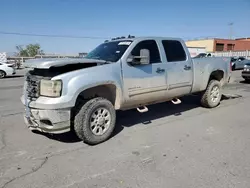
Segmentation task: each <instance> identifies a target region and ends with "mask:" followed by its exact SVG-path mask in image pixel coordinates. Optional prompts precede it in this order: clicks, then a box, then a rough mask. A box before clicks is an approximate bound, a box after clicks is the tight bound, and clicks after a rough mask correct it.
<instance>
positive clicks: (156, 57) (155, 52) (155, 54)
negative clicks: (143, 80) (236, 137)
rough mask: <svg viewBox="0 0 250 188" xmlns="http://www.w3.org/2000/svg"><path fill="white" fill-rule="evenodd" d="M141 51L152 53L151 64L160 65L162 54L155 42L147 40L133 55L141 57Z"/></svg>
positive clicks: (140, 43) (139, 45) (138, 45)
mask: <svg viewBox="0 0 250 188" xmlns="http://www.w3.org/2000/svg"><path fill="white" fill-rule="evenodd" d="M141 49H148V50H149V53H150V63H160V62H161V58H160V52H159V49H158V46H157V44H156V42H155V40H145V41H142V42H139V43H138V44H137V45H136V46H135V48H134V49H133V50H132V52H131V55H133V56H140V50H141Z"/></svg>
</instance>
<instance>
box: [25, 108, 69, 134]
mask: <svg viewBox="0 0 250 188" xmlns="http://www.w3.org/2000/svg"><path fill="white" fill-rule="evenodd" d="M27 110H28V111H29V112H28V113H27ZM24 121H25V123H26V125H27V126H28V128H29V129H31V130H38V131H41V132H46V133H65V132H69V131H70V109H59V110H43V109H32V108H27V107H26V114H25V116H24Z"/></svg>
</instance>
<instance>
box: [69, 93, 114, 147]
mask: <svg viewBox="0 0 250 188" xmlns="http://www.w3.org/2000/svg"><path fill="white" fill-rule="evenodd" d="M102 110H103V111H102ZM94 114H97V115H96V117H95V118H93V116H94ZM106 115H107V116H106ZM97 116H98V117H97ZM91 121H92V127H91ZM106 121H107V122H106ZM115 123H116V111H115V108H114V106H113V105H112V103H111V102H110V101H109V100H107V99H104V98H101V97H98V98H94V99H91V100H89V101H87V102H86V103H83V102H82V103H80V104H79V105H78V106H77V107H76V114H75V117H74V131H75V133H76V135H77V136H78V138H80V139H81V140H82V141H83V142H85V143H86V144H89V145H96V144H100V143H102V142H104V141H106V140H108V139H109V138H110V136H111V135H112V133H113V130H114V128H115ZM93 127H94V128H93ZM101 133H102V134H101Z"/></svg>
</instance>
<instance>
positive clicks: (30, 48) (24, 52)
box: [16, 44, 44, 57]
mask: <svg viewBox="0 0 250 188" xmlns="http://www.w3.org/2000/svg"><path fill="white" fill-rule="evenodd" d="M16 49H17V51H18V56H21V57H34V56H35V55H44V52H43V50H41V47H40V45H39V44H28V45H26V47H25V48H23V47H22V46H21V45H18V46H16Z"/></svg>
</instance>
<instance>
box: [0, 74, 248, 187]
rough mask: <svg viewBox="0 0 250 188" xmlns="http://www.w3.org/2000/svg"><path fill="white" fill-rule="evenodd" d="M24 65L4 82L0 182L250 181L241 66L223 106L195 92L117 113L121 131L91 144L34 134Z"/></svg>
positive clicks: (242, 183) (227, 184)
mask: <svg viewBox="0 0 250 188" xmlns="http://www.w3.org/2000/svg"><path fill="white" fill-rule="evenodd" d="M24 72H25V71H24V70H21V71H19V72H17V75H16V76H15V77H10V78H5V79H2V80H0V188H29V187H30V188H45V187H46V188H64V187H65V188H76V187H81V188H84V187H87V188H92V187H93V188H94V187H95V188H96V187H98V188H99V187H100V188H104V187H106V188H118V187H121V188H137V187H142V188H167V187H171V188H182V187H183V188H196V187H197V188H211V187H216V188H220V187H223V188H225V187H229V188H231V187H239V188H249V185H250V160H249V157H250V126H249V125H250V124H249V122H250V116H249V112H250V100H249V97H250V84H247V83H244V82H242V79H241V77H240V71H235V72H233V79H232V81H231V83H230V84H228V86H226V87H225V88H224V89H223V93H224V94H226V95H227V96H228V95H229V96H233V95H235V98H234V97H231V98H230V97H224V100H223V101H222V102H221V104H220V106H219V107H217V108H214V109H205V108H202V107H200V106H199V100H198V98H197V97H196V96H189V97H185V98H183V102H182V103H181V104H179V105H173V104H171V103H169V102H167V103H163V104H157V105H153V106H149V112H147V113H145V114H140V113H138V112H137V111H135V110H130V111H126V112H118V113H117V115H118V117H117V119H118V122H117V124H118V125H117V129H116V132H115V135H114V136H113V137H112V138H111V139H110V140H108V141H106V142H104V143H102V144H99V145H97V146H88V145H86V144H84V143H82V142H81V141H79V140H78V139H76V137H74V135H73V134H70V133H66V134H61V135H49V134H40V133H33V132H31V131H30V130H28V129H27V127H26V125H25V124H24V121H23V112H24V109H23V106H22V104H21V102H20V96H21V94H22V87H23V80H24V78H23V74H24Z"/></svg>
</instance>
